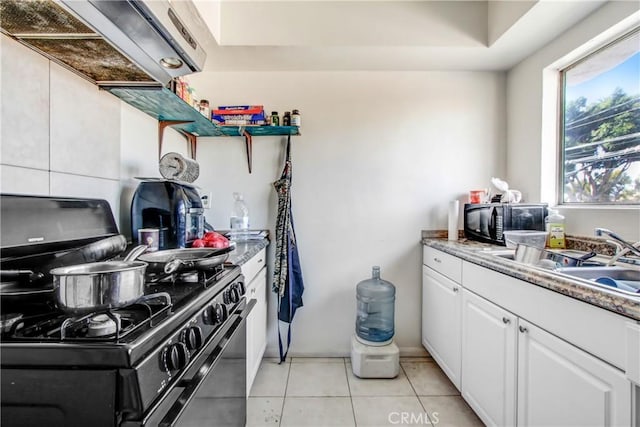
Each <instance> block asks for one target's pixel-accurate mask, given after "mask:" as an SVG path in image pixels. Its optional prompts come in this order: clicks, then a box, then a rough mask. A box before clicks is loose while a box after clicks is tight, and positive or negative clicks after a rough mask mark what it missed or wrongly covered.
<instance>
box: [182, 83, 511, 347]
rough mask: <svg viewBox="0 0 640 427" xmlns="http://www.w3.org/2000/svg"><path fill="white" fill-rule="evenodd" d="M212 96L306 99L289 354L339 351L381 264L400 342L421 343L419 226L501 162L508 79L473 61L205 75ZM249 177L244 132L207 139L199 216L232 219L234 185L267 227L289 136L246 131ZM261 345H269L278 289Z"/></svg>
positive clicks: (432, 221)
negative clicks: (438, 68)
mask: <svg viewBox="0 0 640 427" xmlns="http://www.w3.org/2000/svg"><path fill="white" fill-rule="evenodd" d="M190 81H191V83H192V84H193V86H194V87H195V88H196V89H197V91H198V93H199V94H200V96H202V97H207V98H208V99H209V100H210V102H211V104H212V105H213V106H216V105H225V104H227V105H228V104H238V103H241V104H242V103H250V104H263V105H264V106H265V109H266V110H267V111H268V112H270V111H272V110H277V111H278V112H279V113H280V115H282V114H283V112H284V111H285V110H287V111H291V109H293V108H297V109H300V111H301V114H302V130H301V132H302V136H296V137H293V138H292V144H293V146H292V156H293V215H294V220H295V226H296V231H297V235H298V241H299V249H300V256H301V259H302V269H303V273H304V279H305V285H306V291H305V294H304V303H305V306H304V307H303V308H302V309H300V311H299V312H298V315H297V316H296V318H295V321H294V328H293V340H294V343H293V346H292V353H294V354H299V355H300V354H304V355H342V356H344V355H347V354H348V352H349V339H350V336H351V335H352V333H353V329H354V325H355V286H356V284H357V283H358V281H360V280H363V279H365V278H367V277H368V276H370V274H371V272H370V271H371V266H372V265H380V266H381V267H382V276H383V278H385V279H387V280H389V281H391V282H393V283H394V284H395V285H396V287H397V305H396V322H397V324H396V341H397V343H398V345H399V346H400V347H401V348H402V349H403V351H405V353H406V352H408V351H414V352H420V351H423V350H422V346H421V344H420V295H421V292H420V283H421V276H420V259H421V253H422V251H421V246H420V244H419V239H420V231H421V230H423V229H446V212H447V202H448V201H449V200H450V199H452V198H461V200H463V199H464V195H465V194H466V191H467V190H469V189H470V188H476V187H478V186H482V187H484V186H486V185H487V183H488V182H489V179H490V177H491V176H493V175H501V174H502V173H503V172H504V169H503V165H504V155H503V152H504V133H505V129H504V119H503V118H504V114H505V112H504V97H505V94H504V83H505V82H504V76H503V74H502V73H484V72H478V73H472V72H459V73H455V72H453V73H447V72H415V73H410V72H409V73H398V72H395V73H394V72H299V73H296V72H290V73H288V72H272V73H269V72H261V73H201V74H198V75H194V76H192V77H191V78H190ZM253 145H254V149H253V173H252V174H249V173H248V171H247V165H246V160H245V151H244V141H243V139H241V138H201V139H200V142H199V146H198V160H199V162H200V166H201V178H199V179H198V181H197V183H198V184H199V185H200V186H202V188H203V189H204V190H205V191H211V192H212V193H213V205H214V206H213V209H212V211H211V214H210V215H209V216H208V217H207V218H208V220H209V221H210V222H211V223H212V224H213V225H214V226H216V227H228V217H229V212H230V210H231V207H232V196H231V193H232V192H233V191H241V192H243V193H244V194H245V200H246V201H247V202H248V205H249V208H250V211H251V214H250V217H251V222H252V227H255V228H268V229H271V230H273V228H274V223H275V214H276V196H275V193H274V190H273V189H272V182H273V181H274V180H276V179H277V178H278V176H279V174H280V171H281V169H282V159H283V157H282V156H283V153H284V139H283V138H279V137H262V138H254V142H253ZM270 295H271V304H270V314H269V319H270V321H271V324H270V325H269V331H270V334H271V336H270V339H269V344H268V345H269V353H270V354H275V353H277V344H276V343H277V341H276V337H275V325H274V322H273V319H274V318H275V313H274V307H275V301H274V298H273V296H274V294H270Z"/></svg>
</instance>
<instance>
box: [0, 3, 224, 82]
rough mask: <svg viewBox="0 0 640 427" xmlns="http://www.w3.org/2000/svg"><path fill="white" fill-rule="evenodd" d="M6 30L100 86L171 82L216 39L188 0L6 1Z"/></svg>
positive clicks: (1, 21) (2, 19) (1, 13)
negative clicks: (172, 0)
mask: <svg viewBox="0 0 640 427" xmlns="http://www.w3.org/2000/svg"><path fill="white" fill-rule="evenodd" d="M0 31H2V33H3V34H5V35H8V36H10V37H12V38H14V39H15V40H17V41H19V42H21V43H23V44H25V45H27V46H28V47H30V48H32V49H34V50H36V51H37V52H39V53H41V54H43V55H44V56H46V57H48V58H49V59H51V60H53V61H55V62H57V63H59V64H61V65H62V66H64V67H66V68H68V69H70V70H72V71H74V72H76V73H78V74H80V75H81V76H82V77H84V78H86V79H88V80H90V81H92V82H93V83H95V84H98V85H100V86H121V85H137V86H140V85H166V84H167V83H168V82H169V81H170V80H171V79H173V78H175V77H179V76H183V75H187V74H191V73H194V72H197V71H201V70H202V67H203V66H204V62H205V59H206V53H205V50H204V48H203V45H202V44H201V43H204V44H205V45H206V44H207V43H210V42H212V41H213V37H212V36H211V33H210V32H209V29H208V28H207V26H206V24H205V23H204V21H203V20H202V18H201V17H200V15H199V14H198V11H197V9H196V8H195V6H194V5H193V3H191V1H186V0H181V1H174V2H173V3H171V2H170V1H169V0H106V1H105V0H56V1H53V0H2V1H1V2H0Z"/></svg>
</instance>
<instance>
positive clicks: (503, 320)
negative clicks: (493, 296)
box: [502, 317, 511, 325]
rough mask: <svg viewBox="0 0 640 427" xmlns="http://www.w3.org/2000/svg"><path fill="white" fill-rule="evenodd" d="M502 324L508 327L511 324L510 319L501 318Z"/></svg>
mask: <svg viewBox="0 0 640 427" xmlns="http://www.w3.org/2000/svg"><path fill="white" fill-rule="evenodd" d="M502 323H504V324H505V325H508V324H509V323H511V319H509V318H506V317H503V318H502Z"/></svg>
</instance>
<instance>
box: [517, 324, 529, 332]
mask: <svg viewBox="0 0 640 427" xmlns="http://www.w3.org/2000/svg"><path fill="white" fill-rule="evenodd" d="M518 329H520V332H522V333H523V334H524V333H526V332H529V330H528V329H527V328H525V327H524V326H518Z"/></svg>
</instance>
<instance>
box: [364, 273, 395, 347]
mask: <svg viewBox="0 0 640 427" xmlns="http://www.w3.org/2000/svg"><path fill="white" fill-rule="evenodd" d="M356 299H357V302H358V315H357V317H356V337H357V338H358V340H359V341H362V342H363V343H364V344H368V345H387V344H389V343H391V339H392V338H393V334H394V305H395V299H396V288H395V286H393V284H392V283H390V282H387V281H386V280H382V279H381V278H380V267H377V266H375V267H373V269H372V275H371V279H367V280H363V281H362V282H360V283H358V286H357V287H356Z"/></svg>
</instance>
